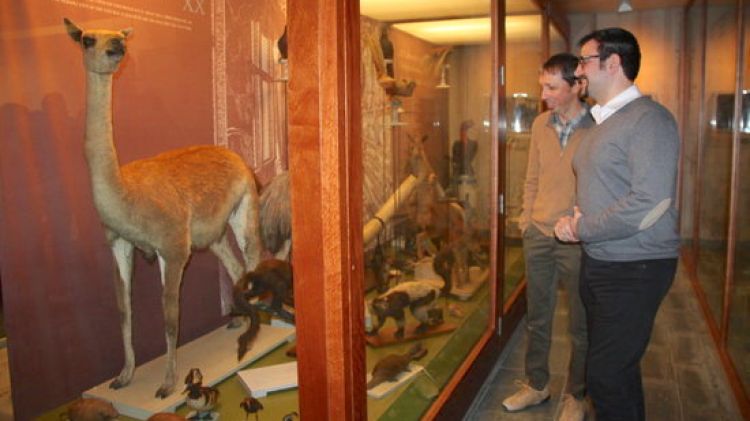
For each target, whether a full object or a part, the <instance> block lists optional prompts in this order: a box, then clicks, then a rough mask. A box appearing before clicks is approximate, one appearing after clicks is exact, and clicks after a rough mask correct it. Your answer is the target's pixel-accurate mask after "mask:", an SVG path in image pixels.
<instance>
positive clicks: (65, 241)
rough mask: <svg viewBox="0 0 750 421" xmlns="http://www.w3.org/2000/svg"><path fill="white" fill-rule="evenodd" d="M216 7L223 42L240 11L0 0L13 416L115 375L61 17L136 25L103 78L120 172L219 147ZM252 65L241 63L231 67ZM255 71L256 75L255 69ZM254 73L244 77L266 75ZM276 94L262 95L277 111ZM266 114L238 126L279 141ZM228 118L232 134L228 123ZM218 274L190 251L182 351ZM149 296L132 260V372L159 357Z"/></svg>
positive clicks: (277, 11) (75, 68) (159, 332)
mask: <svg viewBox="0 0 750 421" xmlns="http://www.w3.org/2000/svg"><path fill="white" fill-rule="evenodd" d="M217 3H218V4H219V5H221V6H222V10H225V11H226V10H227V8H229V9H230V10H229V12H226V15H225V16H222V19H225V22H226V24H227V25H228V27H227V28H226V29H227V32H228V35H227V39H228V40H229V42H231V41H232V35H233V34H236V32H232V31H231V28H232V27H233V25H241V26H243V27H244V26H245V25H247V23H246V22H244V21H241V20H239V19H235V20H234V21H233V20H231V19H230V18H232V17H238V16H240V15H242V13H239V12H238V10H237V8H236V7H235V8H232V6H233V4H230V3H236V2H229V1H227V2H215V1H209V0H207V1H205V2H178V1H174V2H153V1H149V0H110V1H108V2H106V3H103V2H99V1H94V0H27V1H23V2H16V1H13V2H11V1H3V2H0V74H2V77H0V261H1V262H2V267H1V268H0V269H1V270H2V272H1V277H2V280H3V282H2V288H3V291H2V297H3V309H4V311H5V324H6V329H7V333H8V351H9V360H10V371H11V379H12V389H13V403H14V410H15V414H16V417H17V419H30V418H32V417H34V416H36V415H38V414H40V413H43V412H45V411H46V410H49V409H50V408H53V407H55V406H58V405H60V404H62V403H64V402H66V401H68V400H71V399H73V398H75V397H76V396H78V395H80V393H81V392H82V391H83V390H86V389H88V388H89V387H91V386H94V385H96V384H98V383H100V382H103V381H105V380H107V379H109V378H111V377H113V376H115V375H116V374H117V373H118V372H119V370H120V368H121V365H122V361H123V354H122V341H121V338H120V333H119V316H118V314H117V309H116V304H115V296H114V289H113V281H112V278H113V264H112V257H111V254H110V251H109V248H108V246H107V244H106V242H105V238H104V234H103V231H102V229H101V228H100V224H99V221H98V217H97V215H96V212H95V209H94V207H93V205H92V200H91V193H90V181H89V176H88V171H87V167H86V162H85V160H84V157H83V132H84V118H83V116H84V110H85V104H84V98H85V93H84V92H85V78H84V70H83V67H82V65H81V53H80V51H79V49H78V47H77V46H76V45H75V44H74V43H73V42H72V41H71V40H70V38H69V37H68V35H67V34H66V33H65V31H64V27H63V24H62V19H63V17H68V18H70V19H72V20H73V21H74V22H76V23H77V24H79V25H80V26H82V27H86V28H94V27H99V28H107V29H122V28H126V27H132V28H134V29H135V32H134V34H133V35H132V38H131V39H130V42H129V45H128V57H127V58H126V59H125V61H124V63H123V64H122V65H121V68H120V71H119V73H118V74H117V75H116V77H115V80H114V103H113V113H114V137H115V144H116V147H117V149H118V153H119V159H120V162H121V163H127V162H130V161H133V160H136V159H139V158H144V157H147V156H151V155H154V154H156V153H158V152H162V151H165V150H168V149H173V148H177V147H183V146H188V145H193V144H212V143H220V142H217V140H218V139H221V138H224V139H226V137H227V136H226V133H217V132H216V130H215V129H216V127H215V121H217V116H216V114H217V111H216V101H215V94H216V85H215V84H214V79H213V76H214V72H215V70H216V63H215V62H214V61H213V60H214V58H213V57H214V55H213V54H212V53H214V52H215V51H214V50H213V49H214V48H215V45H214V44H213V40H214V38H213V36H212V35H213V34H212V28H213V25H212V23H214V22H212V20H213V19H216V16H215V15H214V12H215V8H216V6H217ZM225 3H226V4H225ZM258 3H261V4H259V5H258V7H257V8H256V9H255V11H254V12H255V16H254V19H256V22H259V23H258V25H257V26H256V28H258V29H257V30H256V34H257V35H258V36H257V37H256V39H264V37H265V38H267V39H268V40H267V41H265V47H266V48H268V47H270V48H272V49H273V52H272V53H270V54H271V55H269V54H266V56H272V54H276V53H275V40H276V38H277V37H278V36H279V35H280V34H281V31H282V30H283V19H284V18H283V13H284V12H285V10H283V8H282V7H280V6H279V4H282V3H283V2H281V1H274V2H258ZM103 4H107V6H103ZM188 4H190V5H191V6H190V7H188ZM235 6H236V5H235ZM230 12H231V13H230ZM269 40H270V41H269ZM259 45H260V44H259ZM224 48H227V50H229V49H230V48H231V44H230V45H229V46H224ZM258 54H259V55H258V57H260V56H261V55H260V53H258ZM236 58H237V57H236V56H235V59H236ZM258 60H260V58H259V59H258ZM253 63H254V62H253V61H252V60H251V59H250V58H248V59H247V60H245V61H244V62H240V63H238V64H236V66H240V67H238V68H236V70H235V71H237V72H241V71H242V68H241V66H248V67H249V66H251V65H252V64H253ZM258 63H260V62H259V61H256V62H255V65H256V67H258ZM261 70H263V72H265V73H268V71H269V70H268V66H266V67H265V68H261ZM263 72H260V71H258V72H256V73H258V74H260V75H261V76H263V77H266V78H269V76H267V75H266V74H265V73H263ZM229 73H230V76H229V77H230V79H231V77H232V74H231V72H229ZM230 82H231V80H230ZM284 89H285V88H271V89H267V91H268V95H271V93H272V92H276V94H275V95H276V98H277V99H276V100H277V101H283V92H284ZM226 101H227V102H232V101H235V98H234V93H232V92H230V93H226ZM234 103H236V101H235V102H234ZM231 109H232V108H231V107H230V110H231ZM270 111H271V113H270V114H268V115H264V114H263V113H255V114H253V115H251V116H249V117H248V118H247V119H246V120H244V121H243V124H246V125H248V124H249V125H251V126H253V127H256V130H259V131H261V132H262V130H269V133H270V135H269V137H268V138H267V139H270V141H271V142H279V143H280V142H283V145H285V139H284V136H285V132H284V131H283V130H282V129H283V124H281V126H280V127H281V129H279V128H278V127H279V125H278V124H276V126H275V127H276V128H271V127H270V126H272V125H273V122H274V121H276V120H277V119H278V117H279V115H280V114H285V105H284V104H283V102H277V105H276V107H275V108H274V109H272V110H270ZM259 119H260V120H261V121H258V120H259ZM227 120H228V121H229V122H230V124H233V123H232V122H233V121H236V120H237V117H236V114H232V115H230V116H229V118H228V119H227ZM256 133H257V132H256ZM256 141H257V140H256V139H255V138H253V137H251V138H249V139H246V141H245V143H246V144H248V143H249V144H250V146H251V149H252V147H253V145H254V143H255V142H256ZM231 146H232V147H235V146H234V145H231ZM270 146H271V149H269V144H266V145H265V146H264V148H266V149H261V151H266V152H267V151H268V150H271V151H272V152H271V155H269V154H268V153H266V152H264V155H263V157H262V158H261V159H259V160H257V162H259V163H260V164H263V165H265V166H266V167H264V176H265V177H264V178H266V179H268V178H270V176H272V175H273V171H276V169H278V168H279V165H275V166H274V165H270V166H269V159H270V158H274V159H275V157H279V156H280V155H285V150H284V151H281V148H278V147H276V146H274V145H270ZM256 149H257V148H256ZM246 159H247V160H248V163H249V164H252V163H253V162H256V161H255V158H252V157H251V158H248V157H247V156H246ZM222 270H223V269H220V268H219V264H218V262H217V260H216V258H215V257H214V256H213V255H211V254H209V253H208V252H198V253H195V254H194V255H193V258H192V260H191V261H190V263H189V265H188V267H187V270H186V272H185V278H184V281H183V286H182V297H181V308H182V309H183V311H182V313H181V321H180V324H181V332H180V341H181V343H184V342H186V341H189V340H191V339H193V338H195V337H197V336H199V335H201V334H203V333H205V332H207V331H209V330H211V329H213V328H216V327H218V326H220V325H221V324H222V323H224V322H225V319H224V318H223V317H222V316H221V312H220V305H219V287H218V278H219V274H220V273H221V271H222ZM160 295H161V285H160V281H159V269H158V265H157V264H156V263H153V264H151V263H149V262H147V261H145V260H144V259H142V258H141V257H138V258H136V268H135V276H134V280H133V308H134V342H135V347H136V357H137V362H138V363H139V364H140V363H143V362H145V361H148V360H150V359H152V358H154V357H156V356H158V355H161V354H162V353H163V352H164V348H165V345H164V335H163V317H162V315H161V298H160ZM137 375H138V373H137V372H136V376H137Z"/></svg>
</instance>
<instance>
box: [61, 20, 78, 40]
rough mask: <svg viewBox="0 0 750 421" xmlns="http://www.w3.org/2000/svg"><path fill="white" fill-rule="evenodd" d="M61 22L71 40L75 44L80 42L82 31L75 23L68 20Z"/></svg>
mask: <svg viewBox="0 0 750 421" xmlns="http://www.w3.org/2000/svg"><path fill="white" fill-rule="evenodd" d="M63 22H64V23H65V29H66V30H67V31H68V35H70V37H71V38H72V39H73V41H75V42H81V35H83V29H81V28H79V27H78V26H76V24H75V23H73V22H71V21H70V19H68V18H63Z"/></svg>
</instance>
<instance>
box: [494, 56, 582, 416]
mask: <svg viewBox="0 0 750 421" xmlns="http://www.w3.org/2000/svg"><path fill="white" fill-rule="evenodd" d="M577 66H578V59H577V58H576V57H575V56H574V55H572V54H567V53H563V54H557V55H554V56H552V57H550V59H549V60H547V62H546V63H544V66H543V68H542V73H541V75H540V77H539V83H540V84H541V86H542V99H543V100H544V102H545V103H546V104H547V107H548V108H549V109H550V111H547V112H544V113H542V114H541V115H539V116H538V117H537V118H536V119H535V120H534V123H533V125H532V127H531V144H530V146H529V162H528V169H527V172H526V181H525V184H524V194H523V212H522V213H521V218H520V221H519V226H520V228H521V231H522V232H523V249H524V258H525V260H526V279H527V289H526V300H527V308H528V311H527V315H526V329H527V333H528V338H527V349H526V359H525V372H526V382H524V383H523V384H522V385H521V388H520V389H519V390H518V391H517V392H516V393H515V394H513V395H511V396H510V397H508V398H507V399H505V401H503V406H504V407H505V409H506V410H508V411H520V410H522V409H524V408H527V407H529V406H533V405H536V404H539V403H542V402H544V401H546V400H547V399H549V396H550V391H549V379H550V374H549V361H548V360H549V353H550V345H551V338H552V320H553V318H554V314H555V305H556V298H557V295H556V292H557V282H558V280H561V281H562V282H563V284H564V286H565V289H566V290H567V297H568V304H569V312H568V314H569V329H568V330H569V333H570V338H571V342H572V346H571V353H570V364H569V371H568V378H567V383H566V386H565V390H564V395H563V404H562V411H561V414H560V417H559V419H560V420H577V421H578V420H583V418H584V413H585V411H584V409H585V405H584V403H583V398H584V394H585V357H586V347H587V341H586V317H585V311H584V308H583V305H582V304H581V298H580V295H579V293H578V274H579V267H580V260H581V250H580V247H579V245H578V244H565V243H561V242H560V241H558V240H557V239H556V238H555V234H554V226H555V222H557V220H558V219H559V218H561V217H563V216H566V215H572V214H573V206H574V204H575V203H576V197H575V186H576V182H575V175H574V174H573V167H572V164H571V161H572V158H573V155H574V154H575V151H576V148H577V147H578V144H579V143H580V141H581V139H582V138H583V137H584V136H585V133H586V131H587V130H589V129H590V128H591V127H592V126H593V125H594V121H593V119H592V118H591V115H590V114H589V112H588V109H587V107H586V106H585V104H584V103H583V102H582V101H581V99H580V96H581V94H582V93H583V92H584V83H585V82H584V81H581V80H579V79H578V78H576V77H575V70H576V67H577Z"/></svg>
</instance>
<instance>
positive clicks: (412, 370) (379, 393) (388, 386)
mask: <svg viewBox="0 0 750 421" xmlns="http://www.w3.org/2000/svg"><path fill="white" fill-rule="evenodd" d="M422 369H424V367H422V366H421V365H418V364H414V363H411V364H409V371H404V372H403V373H401V374H399V375H398V377H397V378H396V381H395V382H383V383H380V384H379V385H377V386H375V387H373V388H372V389H370V390H368V391H367V396H369V397H371V398H374V399H382V398H384V397H386V396H388V395H390V394H391V393H393V391H394V390H396V389H397V388H398V387H399V386H401V385H402V384H404V383H406V382H408V381H409V380H411V378H413V377H414V376H416V375H417V374H419V372H420V371H422ZM370 380H372V375H371V374H368V375H367V381H368V382H369V381H370Z"/></svg>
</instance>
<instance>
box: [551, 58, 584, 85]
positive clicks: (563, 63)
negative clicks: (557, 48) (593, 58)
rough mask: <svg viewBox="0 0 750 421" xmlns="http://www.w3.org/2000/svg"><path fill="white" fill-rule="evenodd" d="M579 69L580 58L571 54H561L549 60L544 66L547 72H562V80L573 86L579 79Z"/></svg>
mask: <svg viewBox="0 0 750 421" xmlns="http://www.w3.org/2000/svg"><path fill="white" fill-rule="evenodd" d="M577 67H578V57H576V56H574V55H573V54H570V53H559V54H555V55H554V56H552V57H550V58H549V59H547V61H545V62H544V65H542V70H543V71H545V72H549V73H552V72H560V74H561V75H562V78H563V79H565V81H566V82H568V85H570V86H573V84H575V83H576V81H577V80H578V78H577V77H576V75H575V73H576V68H577Z"/></svg>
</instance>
